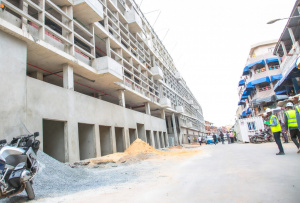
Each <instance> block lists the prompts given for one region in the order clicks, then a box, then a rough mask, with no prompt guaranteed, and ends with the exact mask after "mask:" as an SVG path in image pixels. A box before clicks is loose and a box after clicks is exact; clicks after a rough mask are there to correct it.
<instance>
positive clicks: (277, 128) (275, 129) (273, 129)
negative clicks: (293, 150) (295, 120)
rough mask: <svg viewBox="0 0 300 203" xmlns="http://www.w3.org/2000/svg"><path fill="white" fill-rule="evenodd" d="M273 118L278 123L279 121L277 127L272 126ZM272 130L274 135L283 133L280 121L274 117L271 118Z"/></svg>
mask: <svg viewBox="0 0 300 203" xmlns="http://www.w3.org/2000/svg"><path fill="white" fill-rule="evenodd" d="M273 118H276V121H277V125H276V126H271V125H272V124H273ZM270 124H271V125H270V128H271V131H272V133H276V132H280V131H281V126H280V123H279V121H278V118H277V117H276V116H274V115H272V116H271V118H270Z"/></svg>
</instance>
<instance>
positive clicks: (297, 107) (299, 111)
mask: <svg viewBox="0 0 300 203" xmlns="http://www.w3.org/2000/svg"><path fill="white" fill-rule="evenodd" d="M295 108H296V109H297V110H298V113H299V114H300V110H299V105H298V106H295Z"/></svg>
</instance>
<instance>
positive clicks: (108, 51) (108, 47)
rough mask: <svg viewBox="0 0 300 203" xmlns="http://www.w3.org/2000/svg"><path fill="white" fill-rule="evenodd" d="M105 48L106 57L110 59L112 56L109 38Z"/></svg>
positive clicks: (106, 40)
mask: <svg viewBox="0 0 300 203" xmlns="http://www.w3.org/2000/svg"><path fill="white" fill-rule="evenodd" d="M105 47H106V55H107V56H108V57H111V54H110V39H109V38H106V39H105Z"/></svg>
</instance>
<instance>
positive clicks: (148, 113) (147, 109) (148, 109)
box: [145, 102, 151, 115]
mask: <svg viewBox="0 0 300 203" xmlns="http://www.w3.org/2000/svg"><path fill="white" fill-rule="evenodd" d="M145 109H146V114H147V115H151V109H150V103H149V102H145Z"/></svg>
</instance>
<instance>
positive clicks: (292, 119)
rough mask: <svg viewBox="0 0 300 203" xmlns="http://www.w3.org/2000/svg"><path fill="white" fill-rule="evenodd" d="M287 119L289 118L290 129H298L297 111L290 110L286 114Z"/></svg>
mask: <svg viewBox="0 0 300 203" xmlns="http://www.w3.org/2000/svg"><path fill="white" fill-rule="evenodd" d="M285 115H286V117H287V118H288V127H289V128H291V127H295V128H297V127H298V124H297V119H296V111H295V110H288V111H286V112H285Z"/></svg>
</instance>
